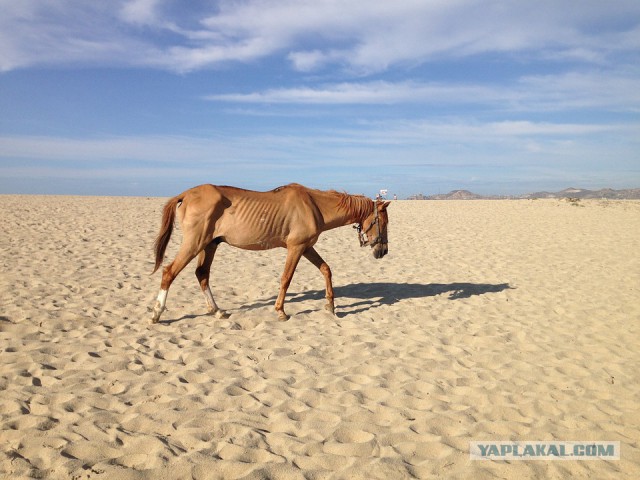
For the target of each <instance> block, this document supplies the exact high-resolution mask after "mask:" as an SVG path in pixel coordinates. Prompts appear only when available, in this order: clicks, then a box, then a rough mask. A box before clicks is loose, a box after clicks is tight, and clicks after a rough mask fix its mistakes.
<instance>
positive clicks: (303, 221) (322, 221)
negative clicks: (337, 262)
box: [152, 184, 389, 323]
mask: <svg viewBox="0 0 640 480" xmlns="http://www.w3.org/2000/svg"><path fill="white" fill-rule="evenodd" d="M388 205H389V202H380V201H376V202H374V201H373V200H370V199H369V198H366V197H364V196H361V195H348V194H346V193H340V192H336V191H333V190H331V191H321V190H313V189H310V188H306V187H304V186H302V185H298V184H291V185H287V186H284V187H279V188H276V189H275V190H272V191H269V192H254V191H250V190H243V189H240V188H235V187H225V186H214V185H200V186H198V187H194V188H192V189H190V190H187V191H185V192H183V193H181V194H180V195H178V196H176V197H173V198H172V199H171V200H169V201H168V202H167V204H166V205H165V207H164V211H163V214H162V226H161V228H160V233H159V234H158V237H157V239H156V242H155V254H156V264H155V268H154V270H153V272H154V273H155V272H156V270H158V268H160V266H161V265H162V261H163V259H164V254H165V250H166V248H167V244H168V243H169V239H170V238H171V233H172V231H173V224H174V219H175V217H176V215H177V216H178V221H179V222H180V226H181V228H182V232H183V240H182V244H181V246H180V250H179V251H178V254H177V255H176V258H175V259H174V260H173V262H171V263H170V264H169V265H167V266H166V267H165V268H164V269H163V272H162V283H161V284H160V293H159V294H158V298H157V301H156V304H155V306H154V308H153V318H152V322H153V323H157V322H158V321H159V320H160V315H161V314H162V312H163V311H164V310H165V305H166V302H167V292H168V290H169V287H170V286H171V283H172V282H173V281H174V280H175V278H176V277H177V276H178V274H179V273H180V272H181V271H182V269H183V268H184V267H186V266H187V264H188V263H189V262H190V261H191V260H193V259H194V258H195V257H196V256H197V257H198V267H197V268H196V277H197V278H198V282H199V283H200V287H201V288H202V292H203V293H204V296H205V300H206V302H207V306H208V308H209V313H211V314H214V315H216V316H217V317H218V318H226V317H228V315H227V314H226V313H225V312H224V311H223V310H220V309H219V308H218V305H217V304H216V302H215V300H214V299H213V294H212V293H211V288H210V287H209V274H210V271H211V263H212V262H213V257H214V255H215V253H216V249H217V248H218V245H220V243H222V242H225V243H228V244H229V245H233V246H234V247H238V248H243V249H246V250H268V249H271V248H275V247H284V248H286V249H287V259H286V262H285V266H284V272H283V274H282V278H281V280H280V292H279V294H278V298H277V300H276V303H275V308H276V312H277V313H278V317H279V319H280V320H288V319H289V316H288V315H287V314H286V313H285V311H284V299H285V295H286V293H287V289H288V288H289V284H290V283H291V278H292V277H293V273H294V271H295V269H296V266H297V265H298V261H299V260H300V257H302V256H304V257H305V258H306V259H307V260H309V261H310V262H311V263H312V264H314V265H315V266H316V267H317V268H318V269H319V270H320V272H321V273H322V275H323V276H324V279H325V282H326V296H327V305H326V307H325V308H326V309H327V310H329V311H330V312H331V313H334V308H335V307H334V301H333V285H332V283H331V269H330V268H329V265H327V263H326V262H325V261H324V260H323V259H322V257H320V255H318V252H316V250H315V249H314V248H313V246H314V245H315V243H316V242H317V241H318V237H319V236H320V234H321V233H322V232H325V231H327V230H331V229H333V228H336V227H341V226H344V225H349V224H356V225H357V228H358V239H359V241H360V245H361V246H367V245H369V246H370V247H371V248H373V256H374V257H375V258H382V257H384V256H385V255H386V254H387V251H388V247H387V223H388V216H387V206H388Z"/></svg>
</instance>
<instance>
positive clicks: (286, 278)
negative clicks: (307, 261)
mask: <svg viewBox="0 0 640 480" xmlns="http://www.w3.org/2000/svg"><path fill="white" fill-rule="evenodd" d="M304 250H305V248H304V247H303V246H292V247H287V261H286V262H285V264H284V272H282V278H281V279H280V292H279V293H278V299H277V300H276V312H278V319H279V320H280V321H283V322H285V321H287V320H289V315H287V314H286V313H285V312H284V297H285V296H286V295H287V289H288V288H289V285H291V279H292V278H293V274H294V272H295V271H296V267H297V266H298V262H299V261H300V257H302V253H303V252H304Z"/></svg>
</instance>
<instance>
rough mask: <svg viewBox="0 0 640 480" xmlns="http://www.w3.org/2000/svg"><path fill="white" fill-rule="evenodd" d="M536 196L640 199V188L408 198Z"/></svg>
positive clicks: (461, 193)
mask: <svg viewBox="0 0 640 480" xmlns="http://www.w3.org/2000/svg"><path fill="white" fill-rule="evenodd" d="M535 198H578V199H589V198H596V199H597V198H607V199H610V200H640V188H630V189H626V190H613V189H611V188H602V189H600V190H586V189H584V188H566V189H564V190H561V191H559V192H535V193H526V194H524V195H511V196H497V195H478V194H477V193H473V192H470V191H469V190H452V191H451V192H449V193H439V194H437V195H423V194H421V193H418V194H416V195H411V196H410V197H408V198H407V200H496V199H535Z"/></svg>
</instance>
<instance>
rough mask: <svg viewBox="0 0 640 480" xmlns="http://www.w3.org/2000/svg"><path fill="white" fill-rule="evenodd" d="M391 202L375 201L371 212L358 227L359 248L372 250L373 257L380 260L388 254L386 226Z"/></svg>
mask: <svg viewBox="0 0 640 480" xmlns="http://www.w3.org/2000/svg"><path fill="white" fill-rule="evenodd" d="M390 203H391V202H380V201H376V203H375V207H374V209H373V212H371V214H370V215H369V216H368V217H367V218H365V219H364V221H363V222H362V223H361V224H360V225H359V226H358V231H359V232H358V233H359V239H360V246H361V247H366V246H367V245H369V246H370V247H371V248H373V256H374V257H375V258H382V257H384V256H385V255H386V254H387V253H388V252H389V247H388V245H387V244H388V240H387V224H388V223H389V216H388V215H387V207H388V206H389V204H390Z"/></svg>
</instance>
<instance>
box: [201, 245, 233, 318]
mask: <svg viewBox="0 0 640 480" xmlns="http://www.w3.org/2000/svg"><path fill="white" fill-rule="evenodd" d="M218 244H219V242H216V241H215V240H214V241H213V242H211V243H210V244H209V245H207V246H206V247H205V249H204V250H203V251H202V252H200V255H199V257H198V268H196V277H197V278H198V283H199V284H200V288H201V289H202V293H203V294H204V299H205V301H206V302H207V307H208V308H209V313H210V314H211V315H215V316H216V317H218V318H229V314H228V313H227V312H225V311H224V310H221V309H220V308H218V305H217V304H216V301H215V300H214V298H213V293H212V292H211V287H210V285H209V277H210V275H211V264H212V263H213V257H214V256H215V254H216V249H217V248H218Z"/></svg>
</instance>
